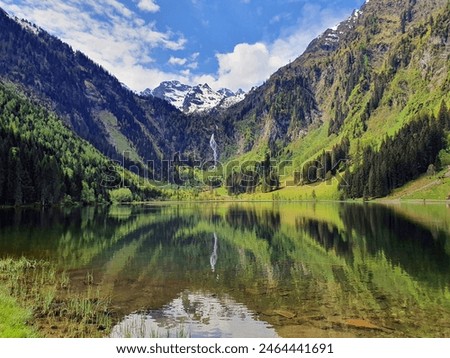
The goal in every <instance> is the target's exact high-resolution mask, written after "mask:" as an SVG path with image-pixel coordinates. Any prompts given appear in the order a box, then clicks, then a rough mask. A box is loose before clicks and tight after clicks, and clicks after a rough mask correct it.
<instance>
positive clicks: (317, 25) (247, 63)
mask: <svg viewBox="0 0 450 358" xmlns="http://www.w3.org/2000/svg"><path fill="white" fill-rule="evenodd" d="M344 11H345V10H344V9H343V10H342V12H339V11H335V10H334V11H331V10H329V9H326V8H325V9H324V8H321V7H320V6H319V5H312V4H306V5H304V6H303V9H302V11H301V14H303V15H302V17H300V18H299V19H298V21H297V24H296V26H294V27H292V28H290V29H286V30H285V31H284V32H283V33H282V34H281V35H280V37H279V38H278V39H276V40H275V41H273V42H271V43H263V42H257V43H254V44H248V43H241V44H238V45H236V46H235V47H234V49H233V51H232V52H230V53H222V54H217V55H216V58H217V61H218V64H219V70H218V72H217V74H215V75H205V76H198V77H196V78H194V81H199V82H200V81H204V80H205V79H208V81H209V83H210V85H211V86H212V87H214V88H216V89H218V88H221V87H227V88H230V89H232V90H237V89H238V88H242V89H244V90H249V89H250V88H251V87H253V86H257V85H260V84H262V82H264V81H265V80H266V79H268V78H269V76H270V75H271V74H272V73H274V72H275V71H276V70H277V69H279V68H280V67H282V66H284V65H286V64H288V63H289V62H290V61H293V60H295V59H296V58H297V57H298V56H300V55H301V54H302V53H303V51H304V50H305V49H306V47H307V46H308V44H309V43H310V42H311V40H312V39H314V38H315V37H317V36H318V35H319V34H320V33H322V32H323V31H324V30H325V29H326V28H328V27H331V26H333V25H334V24H336V23H337V22H339V21H341V20H342V19H343V18H345V12H344Z"/></svg>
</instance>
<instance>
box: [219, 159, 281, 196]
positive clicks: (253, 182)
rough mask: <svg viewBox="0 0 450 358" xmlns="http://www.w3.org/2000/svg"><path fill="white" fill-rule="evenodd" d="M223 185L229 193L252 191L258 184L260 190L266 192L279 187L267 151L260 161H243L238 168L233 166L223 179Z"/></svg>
mask: <svg viewBox="0 0 450 358" xmlns="http://www.w3.org/2000/svg"><path fill="white" fill-rule="evenodd" d="M225 186H226V188H227V190H228V194H229V195H238V194H242V193H254V192H255V191H256V188H257V187H258V186H260V187H261V192H263V193H268V192H271V191H273V190H276V189H278V188H279V187H280V178H279V174H278V171H277V168H276V166H274V165H273V163H272V162H271V159H270V155H269V153H266V155H265V158H264V160H263V161H261V162H249V163H244V164H243V165H241V166H240V167H239V168H233V169H232V172H231V173H230V174H229V175H228V176H227V177H226V179H225Z"/></svg>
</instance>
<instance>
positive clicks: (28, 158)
mask: <svg viewBox="0 0 450 358" xmlns="http://www.w3.org/2000/svg"><path fill="white" fill-rule="evenodd" d="M122 179H123V180H122ZM122 181H123V183H124V184H125V185H126V186H127V187H129V188H130V189H131V191H132V192H133V193H134V197H130V199H133V198H134V199H142V200H143V199H151V198H154V197H156V196H157V195H158V191H156V190H154V189H152V188H151V187H150V186H149V185H147V186H145V185H144V186H139V185H137V184H138V180H137V178H136V177H135V176H134V175H133V174H131V173H127V172H123V171H122V170H121V169H120V166H119V165H117V164H115V163H113V162H112V161H111V160H110V159H107V158H106V157H104V156H103V155H102V154H100V152H99V151H98V150H96V149H95V148H94V147H92V145H90V144H89V143H88V142H86V141H85V140H82V139H80V138H79V137H77V136H76V135H75V134H74V133H73V132H72V131H71V130H69V129H68V128H67V127H66V126H65V125H64V124H63V122H62V120H61V119H60V118H58V117H57V116H55V115H54V114H52V113H50V112H48V111H47V110H46V109H44V108H43V107H41V106H37V105H35V104H33V103H32V102H30V101H29V100H27V99H26V98H25V97H24V95H23V94H21V93H20V92H18V91H17V89H16V87H15V86H13V85H7V84H4V83H0V205H2V204H9V205H21V204H32V203H40V204H42V205H51V204H58V203H62V202H68V203H70V202H81V203H84V204H90V203H94V202H108V201H109V200H110V192H111V191H112V190H114V189H115V188H116V187H117V186H118V185H119V184H121V183H122ZM114 193H117V192H116V191H114Z"/></svg>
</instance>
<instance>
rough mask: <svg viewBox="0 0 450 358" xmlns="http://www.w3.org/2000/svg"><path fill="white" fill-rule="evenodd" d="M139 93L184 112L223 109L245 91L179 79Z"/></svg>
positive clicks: (239, 97)
mask: <svg viewBox="0 0 450 358" xmlns="http://www.w3.org/2000/svg"><path fill="white" fill-rule="evenodd" d="M141 94H142V95H143V96H154V97H157V98H160V99H164V100H166V101H167V102H169V103H170V104H171V105H173V106H175V107H176V108H178V109H179V110H180V111H183V112H185V113H194V112H207V111H210V110H212V109H215V108H217V109H219V108H222V109H224V108H228V107H230V106H232V105H233V104H236V103H238V102H240V101H242V100H243V99H244V98H245V92H244V91H243V90H241V89H239V90H238V91H237V92H236V93H234V92H233V91H231V90H229V89H227V88H221V89H219V90H218V91H214V90H213V89H212V88H211V87H209V85H208V84H207V83H205V84H199V85H197V86H189V85H185V84H182V83H180V82H179V81H164V82H162V83H161V84H160V85H159V86H158V87H156V88H155V89H154V90H151V89H146V90H145V91H143V92H142V93H141Z"/></svg>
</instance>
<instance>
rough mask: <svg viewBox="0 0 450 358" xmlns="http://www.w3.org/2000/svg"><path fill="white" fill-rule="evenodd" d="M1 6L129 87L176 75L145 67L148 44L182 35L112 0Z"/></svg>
mask: <svg viewBox="0 0 450 358" xmlns="http://www.w3.org/2000/svg"><path fill="white" fill-rule="evenodd" d="M151 4H153V7H151ZM139 5H140V6H146V9H147V10H150V9H153V10H155V9H156V7H155V6H157V5H156V4H155V3H154V1H140V3H139ZM0 6H1V7H3V8H4V9H5V10H7V11H9V12H11V13H13V14H14V15H16V16H18V17H19V18H26V19H27V20H29V21H31V22H34V23H36V24H37V25H38V26H40V27H42V28H44V29H45V30H47V31H49V32H50V33H52V34H54V35H56V36H58V37H60V38H61V39H62V40H63V41H65V42H67V43H68V44H69V45H71V46H72V47H73V48H74V49H76V50H79V51H81V52H84V53H85V54H86V55H88V56H89V57H90V58H91V59H93V60H94V61H95V62H97V63H99V64H100V65H102V66H103V67H104V68H105V69H106V70H108V71H109V72H110V73H113V74H114V75H115V76H116V77H117V78H118V79H119V80H120V81H121V82H124V83H125V84H126V85H128V86H129V87H130V88H132V89H135V90H143V89H145V88H146V87H149V86H156V85H158V83H159V82H158V81H160V80H161V79H162V80H166V79H168V76H172V75H173V76H174V77H176V76H177V74H173V73H170V72H168V73H164V72H162V71H159V70H156V69H152V68H150V69H148V68H147V67H150V66H148V65H149V64H152V63H153V62H154V60H153V58H152V50H154V49H155V48H164V49H168V50H173V51H176V50H180V49H183V48H184V47H185V45H186V39H185V38H184V37H183V36H182V35H180V34H174V33H172V32H171V31H164V32H163V31H159V30H158V29H157V27H156V24H155V23H149V22H146V21H145V20H144V19H143V18H141V17H140V16H139V14H137V13H136V12H133V11H132V10H131V9H129V8H128V7H126V6H125V5H123V4H122V3H120V2H119V1H117V0H66V1H64V2H62V1H59V0H46V1H41V0H19V1H18V0H0ZM99 18H100V19H101V20H99ZM152 67H153V66H152ZM178 76H179V75H178Z"/></svg>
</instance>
